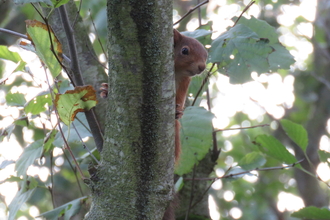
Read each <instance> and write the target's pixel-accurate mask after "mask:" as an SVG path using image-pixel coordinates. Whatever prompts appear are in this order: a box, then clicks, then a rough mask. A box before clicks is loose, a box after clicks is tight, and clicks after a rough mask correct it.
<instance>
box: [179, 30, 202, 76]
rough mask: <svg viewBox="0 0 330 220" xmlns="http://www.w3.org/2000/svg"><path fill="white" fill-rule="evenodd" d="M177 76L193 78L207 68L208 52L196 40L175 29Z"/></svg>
mask: <svg viewBox="0 0 330 220" xmlns="http://www.w3.org/2000/svg"><path fill="white" fill-rule="evenodd" d="M173 34H174V67H175V76H176V78H177V77H184V76H185V77H192V76H195V75H197V74H200V73H202V72H203V71H204V70H205V67H206V59H207V51H206V49H205V48H204V46H203V45H202V44H201V43H200V42H199V41H198V40H196V39H194V38H191V37H187V36H184V35H182V34H180V32H178V31H177V30H175V29H173Z"/></svg>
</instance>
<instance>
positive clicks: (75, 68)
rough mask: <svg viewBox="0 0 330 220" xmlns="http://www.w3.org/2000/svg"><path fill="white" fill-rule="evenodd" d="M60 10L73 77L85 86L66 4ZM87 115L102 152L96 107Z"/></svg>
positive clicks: (98, 147)
mask: <svg viewBox="0 0 330 220" xmlns="http://www.w3.org/2000/svg"><path fill="white" fill-rule="evenodd" d="M58 10H59V12H60V17H61V21H62V24H63V28H64V31H65V33H66V38H67V40H68V46H69V51H70V58H71V70H72V73H73V77H74V80H75V83H76V84H77V85H78V86H83V85H84V81H83V78H82V74H81V71H80V67H79V60H78V53H77V49H76V41H75V38H74V31H73V29H72V28H71V26H70V22H69V18H68V15H67V12H66V8H65V5H62V6H60V7H59V8H58ZM85 115H86V118H87V121H88V124H89V126H90V128H91V131H92V135H93V137H94V141H95V144H96V148H97V149H98V150H99V151H100V152H101V151H102V147H103V141H104V140H103V133H102V129H101V126H100V124H99V122H98V120H97V118H96V115H95V111H94V108H92V109H91V110H89V111H86V112H85Z"/></svg>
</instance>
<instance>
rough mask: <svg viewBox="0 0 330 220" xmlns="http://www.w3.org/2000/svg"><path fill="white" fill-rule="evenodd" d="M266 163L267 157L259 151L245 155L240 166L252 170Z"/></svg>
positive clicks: (239, 163)
mask: <svg viewBox="0 0 330 220" xmlns="http://www.w3.org/2000/svg"><path fill="white" fill-rule="evenodd" d="M265 163H266V159H265V158H264V156H263V155H261V154H260V153H259V152H252V153H248V154H247V155H245V156H244V157H243V158H242V159H241V160H240V161H239V162H238V166H240V167H242V168H243V169H244V170H252V169H255V168H257V167H261V166H263V165H264V164H265Z"/></svg>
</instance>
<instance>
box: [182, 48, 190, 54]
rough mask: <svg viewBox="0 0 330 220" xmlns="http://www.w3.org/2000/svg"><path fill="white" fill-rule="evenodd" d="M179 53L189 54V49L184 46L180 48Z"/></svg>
mask: <svg viewBox="0 0 330 220" xmlns="http://www.w3.org/2000/svg"><path fill="white" fill-rule="evenodd" d="M181 53H182V54H183V55H188V54H189V50H188V48H186V47H184V48H182V49H181Z"/></svg>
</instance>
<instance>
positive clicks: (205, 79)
mask: <svg viewBox="0 0 330 220" xmlns="http://www.w3.org/2000/svg"><path fill="white" fill-rule="evenodd" d="M214 66H215V63H213V64H212V66H211V68H210V70H209V71H208V72H207V75H206V77H205V78H204V79H203V82H202V85H201V86H200V87H199V90H198V91H197V93H196V95H195V99H194V101H193V102H192V104H191V105H195V103H196V100H197V97H198V96H199V94H200V93H201V92H202V90H203V88H204V85H205V84H206V83H207V81H208V80H209V78H210V76H211V75H212V74H213V73H214V72H212V70H213V68H214Z"/></svg>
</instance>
